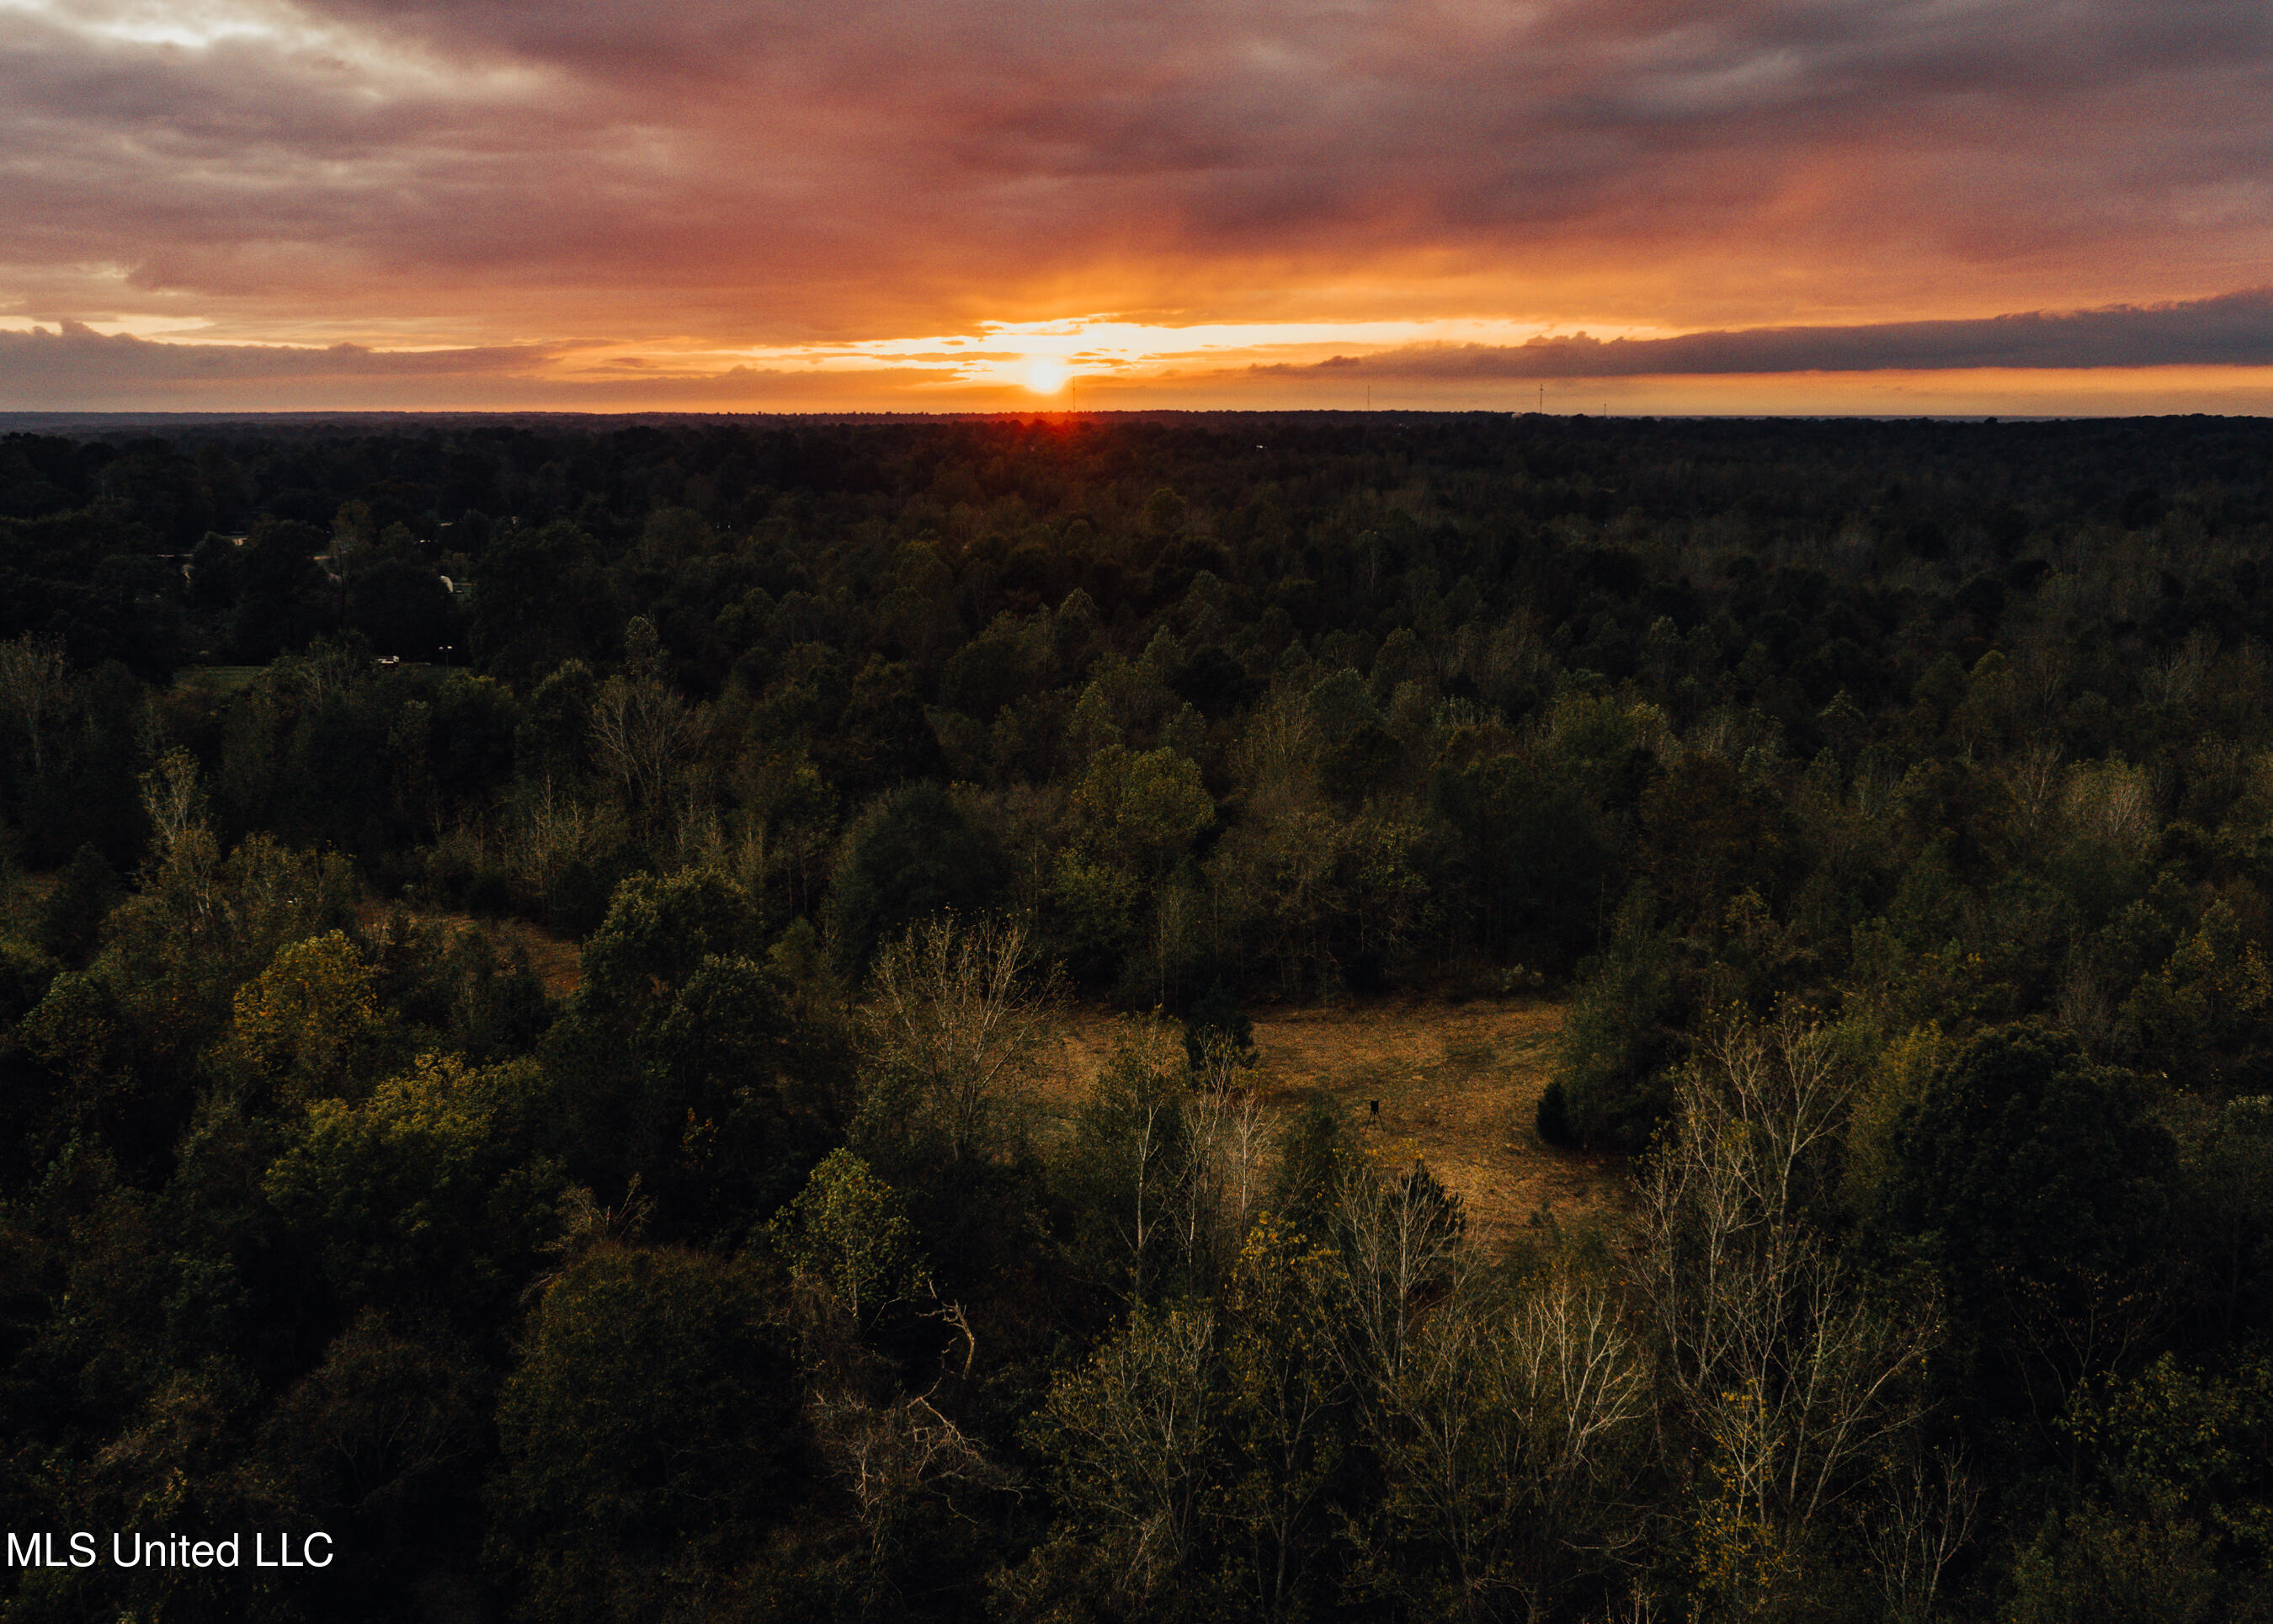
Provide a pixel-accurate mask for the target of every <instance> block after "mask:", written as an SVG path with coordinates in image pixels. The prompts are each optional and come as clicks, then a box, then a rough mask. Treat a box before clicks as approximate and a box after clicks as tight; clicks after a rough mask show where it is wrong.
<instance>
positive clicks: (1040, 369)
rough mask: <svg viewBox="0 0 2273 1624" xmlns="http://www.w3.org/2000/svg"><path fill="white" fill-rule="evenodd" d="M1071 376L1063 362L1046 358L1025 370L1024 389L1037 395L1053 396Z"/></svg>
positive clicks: (1064, 385)
mask: <svg viewBox="0 0 2273 1624" xmlns="http://www.w3.org/2000/svg"><path fill="white" fill-rule="evenodd" d="M1072 376H1073V373H1072V372H1071V371H1070V370H1069V369H1068V367H1067V366H1066V364H1065V363H1064V362H1062V361H1056V360H1051V359H1048V358H1044V359H1042V360H1039V361H1036V362H1035V363H1034V364H1033V365H1031V366H1030V367H1028V368H1027V369H1026V387H1028V388H1029V389H1031V390H1032V391H1033V392H1034V393H1035V394H1037V395H1055V394H1056V393H1057V392H1058V391H1059V390H1060V389H1062V388H1064V387H1066V380H1068V379H1069V378H1070V377H1072Z"/></svg>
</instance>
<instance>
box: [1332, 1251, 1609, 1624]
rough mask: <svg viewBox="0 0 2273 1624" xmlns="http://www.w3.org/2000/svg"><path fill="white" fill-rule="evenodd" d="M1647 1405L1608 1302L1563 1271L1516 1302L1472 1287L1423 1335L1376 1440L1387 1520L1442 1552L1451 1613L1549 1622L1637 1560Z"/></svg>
mask: <svg viewBox="0 0 2273 1624" xmlns="http://www.w3.org/2000/svg"><path fill="white" fill-rule="evenodd" d="M1648 1391H1649V1374H1648V1363H1647V1358H1646V1357H1645V1350H1644V1349H1643V1348H1642V1346H1641V1344H1640V1342H1639V1340H1638V1339H1637V1338H1636V1337H1635V1335H1633V1334H1632V1331H1630V1330H1629V1329H1628V1328H1627V1327H1625V1326H1624V1325H1623V1324H1622V1323H1621V1322H1620V1319H1619V1317H1618V1315H1617V1312H1616V1310H1615V1308H1614V1305H1613V1304H1612V1302H1611V1299H1610V1297H1609V1295H1608V1294H1607V1293H1606V1292H1605V1291H1604V1290H1603V1289H1601V1287H1600V1286H1598V1285H1595V1284H1591V1283H1589V1282H1585V1281H1583V1280H1581V1279H1579V1278H1578V1277H1576V1276H1574V1275H1572V1274H1569V1273H1568V1272H1566V1271H1562V1270H1557V1271H1555V1272H1554V1273H1552V1274H1549V1275H1548V1276H1547V1277H1546V1278H1545V1279H1543V1280H1540V1281H1535V1282H1531V1283H1530V1285H1529V1286H1528V1288H1527V1289H1526V1290H1524V1291H1523V1292H1522V1293H1521V1295H1520V1296H1519V1297H1516V1298H1515V1299H1514V1300H1513V1301H1512V1302H1511V1301H1510V1299H1509V1298H1508V1297H1507V1296H1506V1295H1505V1294H1504V1292H1503V1291H1501V1290H1498V1289H1493V1288H1492V1287H1491V1286H1490V1285H1489V1283H1488V1282H1487V1281H1486V1279H1485V1277H1484V1276H1482V1274H1475V1275H1472V1276H1470V1277H1469V1279H1468V1280H1467V1281H1466V1282H1464V1283H1463V1284H1462V1285H1461V1287H1460V1288H1459V1289H1458V1290H1456V1291H1454V1292H1453V1293H1452V1295H1451V1296H1450V1297H1446V1298H1445V1299H1444V1300H1443V1301H1442V1302H1440V1303H1438V1304H1436V1305H1435V1306H1433V1307H1432V1308H1430V1309H1429V1311H1428V1312H1427V1313H1426V1314H1425V1315H1423V1316H1422V1317H1420V1318H1419V1319H1417V1320H1416V1321H1415V1322H1414V1327H1413V1334H1412V1335H1411V1337H1410V1339H1409V1340H1408V1342H1407V1346H1406V1348H1405V1349H1404V1350H1403V1357H1402V1358H1401V1359H1400V1362H1399V1365H1398V1368H1397V1369H1396V1371H1395V1372H1394V1373H1393V1375H1392V1377H1390V1378H1389V1379H1388V1380H1386V1381H1385V1382H1384V1391H1383V1395H1382V1401H1383V1402H1380V1403H1379V1404H1378V1405H1377V1407H1376V1408H1375V1409H1374V1410H1372V1412H1371V1418H1370V1425H1371V1428H1372V1431H1373V1433H1374V1437H1375V1447H1376V1449H1377V1453H1378V1455H1379V1457H1380V1459H1381V1460H1382V1461H1383V1462H1384V1466H1385V1467H1386V1468H1387V1470H1388V1472H1389V1479H1390V1481H1389V1491H1388V1494H1387V1496H1386V1499H1385V1502H1384V1503H1385V1507H1386V1510H1387V1515H1388V1517H1389V1519H1390V1521H1391V1523H1392V1526H1393V1527H1395V1528H1396V1529H1397V1530H1398V1531H1399V1533H1401V1534H1402V1535H1404V1536H1405V1537H1406V1538H1407V1539H1411V1540H1417V1541H1420V1542H1422V1543H1423V1544H1425V1545H1428V1546H1430V1547H1433V1548H1434V1549H1435V1550H1436V1551H1437V1553H1438V1567H1439V1569H1440V1571H1439V1572H1438V1573H1437V1575H1434V1582H1433V1585H1432V1586H1431V1587H1430V1588H1433V1589H1434V1590H1436V1591H1437V1600H1438V1601H1439V1603H1440V1604H1441V1605H1444V1606H1445V1607H1446V1609H1447V1610H1449V1611H1451V1612H1452V1613H1456V1614H1458V1615H1460V1616H1465V1617H1467V1618H1471V1619H1478V1620H1482V1619H1490V1618H1497V1617H1502V1616H1506V1615H1509V1614H1511V1613H1512V1614H1514V1615H1515V1616H1519V1617H1524V1618H1542V1617H1545V1616H1547V1615H1548V1614H1549V1613H1550V1612H1551V1611H1552V1610H1553V1609H1554V1607H1555V1606H1556V1605H1557V1602H1558V1601H1559V1600H1560V1599H1561V1598H1563V1597H1564V1594H1565V1593H1566V1592H1567V1590H1568V1589H1569V1587H1570V1586H1571V1585H1572V1583H1574V1582H1575V1581H1577V1580H1579V1579H1580V1578H1582V1577H1584V1576H1585V1575H1589V1574H1594V1575H1599V1574H1602V1573H1603V1572H1605V1571H1607V1570H1610V1569H1613V1568H1615V1567H1616V1566H1617V1564H1619V1563H1620V1562H1621V1561H1622V1560H1624V1558H1625V1557H1626V1556H1627V1555H1628V1553H1630V1552H1631V1551H1632V1549H1633V1548H1634V1547H1636V1546H1637V1545H1639V1541H1640V1538H1641V1536H1642V1531H1643V1519H1642V1515H1641V1506H1640V1497H1639V1495H1637V1494H1635V1493H1634V1492H1632V1487H1631V1478H1632V1472H1633V1470H1634V1469H1635V1467H1636V1465H1637V1464H1638V1462H1639V1460H1640V1458H1641V1453H1642V1450H1643V1447H1644V1446H1645V1445H1646V1443H1647V1428H1646V1427H1645V1426H1644V1425H1643V1423H1644V1420H1645V1417H1646V1416H1647V1410H1648ZM1420 1571H1421V1570H1420V1569H1418V1568H1415V1569H1414V1570H1413V1574H1414V1575H1417V1574H1418V1573H1419V1572H1420ZM1403 1583H1405V1584H1407V1585H1408V1586H1409V1585H1410V1584H1411V1583H1412V1575H1407V1576H1406V1577H1405V1578H1404V1581H1403Z"/></svg>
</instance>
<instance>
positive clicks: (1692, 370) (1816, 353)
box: [1313, 289, 2273, 380]
mask: <svg viewBox="0 0 2273 1624" xmlns="http://www.w3.org/2000/svg"><path fill="white" fill-rule="evenodd" d="M2266 365H2273V289H2253V290H2250V291H2247V292H2241V293H2229V294H2224V295H2222V296H2220V297H2217V298H2209V299H2194V300H2190V301H2187V302H2185V303H2180V304H2172V305H2145V306H2142V305H2110V306H2107V307H2106V308H2104V309H2100V310H2082V311H2072V312H2045V311H2031V312H2025V313H2022V314H2017V315H2009V316H1990V317H1985V318H1982V319H1979V320H1962V321H1890V322H1879V323H1874V324H1872V325H1869V326H1862V327H1751V328H1744V329H1739V330H1737V331H1733V332H1720V333H1688V334H1684V335H1681V336H1680V337H1678V338H1645V339H1625V338H1617V339H1611V340H1609V341H1608V342H1604V341H1602V340H1600V339H1595V338H1590V337H1588V336H1587V335H1585V334H1577V335H1572V336H1570V337H1565V338H1535V339H1533V340H1532V341H1530V342H1528V343H1524V344H1516V345H1487V344H1427V345H1414V346H1411V347H1408V348H1406V349H1401V350H1386V351H1384V352H1382V353H1380V354H1378V355H1371V356H1364V357H1354V356H1337V357H1334V358H1333V359H1332V360H1330V361H1325V362H1321V363H1319V364H1318V366H1317V368H1316V369H1313V370H1320V371H1333V372H1341V373H1345V374H1359V373H1363V374H1372V375H1379V376H1383V377H1392V378H1414V379H1421V378H1435V379H1447V380H1459V379H1477V380H1482V379H1512V378H1536V379H1542V380H1543V379H1556V378H1663V377H1677V376H1683V375H1696V374H1712V373H1730V372H1738V373H1766V372H1887V371H1900V372H1946V371H1950V370H1953V369H1957V368H1972V367H2004V368H2018V369H2023V370H2032V369H2059V370H2067V369H2073V368H2079V367H2107V366H2123V367H2131V366H2266Z"/></svg>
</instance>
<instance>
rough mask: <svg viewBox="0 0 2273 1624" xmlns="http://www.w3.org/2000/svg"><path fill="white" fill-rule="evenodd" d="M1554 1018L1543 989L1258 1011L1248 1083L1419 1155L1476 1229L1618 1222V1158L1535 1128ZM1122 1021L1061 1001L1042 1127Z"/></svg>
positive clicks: (1384, 1152)
mask: <svg viewBox="0 0 2273 1624" xmlns="http://www.w3.org/2000/svg"><path fill="white" fill-rule="evenodd" d="M1562 1025H1563V1014H1562V1010H1561V1007H1560V1006H1559V1005H1557V1004H1554V1003H1551V1002H1549V1000H1547V999H1544V998H1511V999H1505V1000H1490V1001H1481V1000H1480V1001H1475V1002H1470V1003H1463V1004H1447V1003H1444V1002H1440V1001H1435V1000H1424V999H1420V998H1410V999H1398V998H1390V999H1383V1000H1378V1001H1375V1002H1369V1003H1366V1004H1354V1005H1345V1006H1341V1007H1336V1008H1318V1009H1291V1010H1286V1011H1273V1012H1270V1013H1265V1014H1261V1015H1257V1017H1256V1018H1255V1043H1256V1049H1257V1055H1258V1059H1257V1065H1256V1069H1255V1071H1254V1073H1253V1074H1252V1075H1253V1083H1252V1086H1254V1087H1255V1089H1256V1090H1257V1093H1258V1094H1259V1096H1260V1097H1261V1098H1262V1099H1263V1101H1264V1103H1265V1104H1266V1105H1269V1106H1271V1107H1272V1108H1273V1109H1276V1110H1278V1111H1279V1112H1280V1113H1281V1114H1282V1115H1283V1114H1291V1113H1292V1112H1294V1110H1296V1109H1300V1108H1301V1107H1302V1105H1303V1104H1305V1103H1306V1102H1307V1101H1309V1100H1311V1099H1312V1098H1316V1097H1323V1098H1324V1099H1325V1100H1326V1101H1328V1102H1330V1103H1331V1104H1332V1106H1333V1107H1334V1109H1336V1110H1338V1111H1339V1112H1340V1114H1341V1116H1342V1117H1343V1120H1344V1121H1346V1122H1347V1123H1348V1124H1350V1126H1351V1127H1352V1129H1354V1131H1355V1132H1356V1134H1357V1136H1358V1139H1359V1142H1360V1143H1361V1144H1363V1145H1366V1146H1367V1147H1369V1149H1370V1150H1371V1151H1372V1152H1373V1154H1376V1155H1377V1157H1379V1158H1380V1159H1381V1160H1382V1161H1383V1162H1387V1163H1394V1164H1400V1165H1401V1164H1403V1163H1405V1162H1409V1161H1410V1160H1411V1158H1412V1157H1414V1156H1415V1155H1418V1156H1419V1157H1421V1158H1422V1160H1423V1161H1425V1162H1428V1164H1429V1168H1430V1169H1432V1170H1433V1171H1434V1172H1435V1173H1436V1175H1437V1177H1439V1178H1441V1179H1443V1180H1444V1184H1446V1186H1447V1187H1449V1188H1450V1189H1452V1191H1454V1192H1457V1193H1458V1194H1459V1196H1460V1197H1461V1198H1462V1199H1463V1200H1464V1201H1465V1202H1466V1203H1467V1211H1468V1215H1469V1232H1470V1233H1471V1234H1472V1235H1474V1236H1475V1237H1477V1238H1478V1239H1479V1240H1482V1241H1486V1242H1494V1241H1501V1242H1504V1241H1506V1240H1508V1239H1511V1238H1512V1237H1514V1236H1515V1235H1516V1234H1517V1233H1518V1232H1519V1231H1520V1230H1522V1229H1525V1228H1527V1227H1528V1226H1530V1225H1531V1224H1532V1223H1534V1222H1538V1221H1541V1220H1542V1218H1543V1217H1545V1216H1548V1215H1551V1216H1552V1218H1553V1220H1554V1221H1555V1222H1560V1223H1569V1222H1587V1221H1601V1222H1609V1223H1612V1224H1616V1223H1617V1222H1620V1221H1621V1220H1622V1219H1623V1216H1624V1204H1625V1181H1624V1165H1623V1162H1622V1160H1621V1159H1620V1158H1618V1157H1616V1156H1602V1155H1587V1154H1580V1153H1578V1152H1575V1151H1565V1150H1557V1149H1555V1148H1554V1147H1550V1146H1549V1145H1547V1144H1545V1143H1543V1142H1542V1140H1541V1139H1540V1138H1539V1135H1538V1133H1537V1132H1536V1131H1535V1130H1534V1127H1533V1125H1532V1124H1533V1118H1534V1113H1535V1112H1536V1110H1537V1109H1538V1105H1539V1095H1540V1092H1541V1091H1542V1089H1544V1088H1545V1087H1546V1086H1547V1079H1548V1072H1549V1065H1550V1063H1551V1061H1552V1057H1553V1049H1554V1041H1555V1039H1556V1037H1557V1034H1559V1033H1560V1032H1561V1030H1562ZM1125 1029H1126V1023H1125V1021H1124V1019H1123V1018H1121V1017H1119V1016H1115V1015H1112V1014H1109V1013H1106V1012H1103V1011H1079V1010H1076V1011H1069V1013H1068V1015H1067V1017H1066V1019H1065V1021H1064V1026H1063V1032H1062V1036H1061V1041H1060V1052H1059V1056H1058V1058H1057V1062H1056V1064H1054V1066H1052V1067H1051V1068H1050V1070H1049V1071H1048V1073H1047V1074H1046V1077H1045V1078H1044V1079H1042V1082H1041V1085H1040V1088H1039V1094H1040V1099H1039V1106H1040V1109H1041V1112H1042V1116H1043V1118H1044V1122H1045V1124H1046V1129H1045V1131H1046V1132H1047V1131H1052V1130H1054V1131H1056V1132H1064V1131H1065V1130H1066V1127H1067V1126H1068V1124H1069V1123H1070V1121H1071V1118H1072V1115H1073V1112H1074V1110H1075V1109H1076V1108H1077V1107H1078V1106H1079V1104H1080V1102H1081V1100H1082V1098H1083V1097H1084V1094H1086V1093H1087V1091H1088V1089H1089V1086H1090V1085H1091V1081H1092V1080H1093V1079H1095V1078H1096V1076H1097V1073H1098V1071H1099V1068H1100V1067H1101V1066H1102V1065H1103V1064H1105V1061H1106V1058H1107V1057H1108V1056H1110V1055H1111V1053H1112V1052H1113V1049H1114V1044H1115V1043H1116V1042H1117V1041H1118V1040H1119V1038H1120V1035H1121V1033H1122V1032H1123V1031H1124V1030H1125ZM1373 1101H1379V1102H1380V1108H1381V1109H1380V1111H1379V1113H1378V1114H1376V1113H1375V1112H1374V1111H1373V1110H1372V1109H1370V1105H1371V1103H1372V1102H1373Z"/></svg>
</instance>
